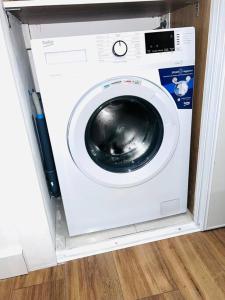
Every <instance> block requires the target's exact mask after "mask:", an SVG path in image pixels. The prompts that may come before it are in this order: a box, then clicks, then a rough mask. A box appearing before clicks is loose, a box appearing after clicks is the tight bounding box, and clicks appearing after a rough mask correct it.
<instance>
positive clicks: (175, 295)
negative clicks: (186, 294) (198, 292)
mask: <svg viewBox="0 0 225 300" xmlns="http://www.w3.org/2000/svg"><path fill="white" fill-rule="evenodd" d="M183 299H184V298H183V297H182V295H181V293H180V291H172V292H168V293H164V294H160V295H154V296H151V297H146V298H142V299H138V300H183ZM193 300H194V299H193Z"/></svg>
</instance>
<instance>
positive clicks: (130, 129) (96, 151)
mask: <svg viewBox="0 0 225 300" xmlns="http://www.w3.org/2000/svg"><path fill="white" fill-rule="evenodd" d="M163 134H164V129H163V122H162V119H161V116H160V114H159V112H158V111H157V110H156V108H155V107H154V106H153V105H152V104H151V103H150V102H148V101H146V100H144V99H143V98H140V97H136V96H130V95H124V96H119V97H114V98H112V99H110V100H108V101H106V102H105V103H103V104H102V105H101V106H99V107H98V108H97V109H96V110H95V111H94V113H93V114H92V115H91V117H90V119H89V121H88V124H87V127H86V131H85V145H86V149H87V151H88V154H89V155H90V157H91V159H92V160H93V161H94V162H95V163H96V164H97V165H98V166H100V167H101V168H103V169H104V170H107V171H110V172H114V173H126V172H131V171H135V170H137V169H139V168H141V167H143V166H144V165H145V164H146V163H148V162H150V161H151V160H152V159H153V158H154V156H155V155H156V153H157V152H158V150H159V148H160V146H161V144H162V140H163Z"/></svg>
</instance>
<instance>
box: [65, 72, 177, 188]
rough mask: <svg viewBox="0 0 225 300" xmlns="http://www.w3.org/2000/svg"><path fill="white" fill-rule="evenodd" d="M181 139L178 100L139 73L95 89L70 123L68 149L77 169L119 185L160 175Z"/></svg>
mask: <svg viewBox="0 0 225 300" xmlns="http://www.w3.org/2000/svg"><path fill="white" fill-rule="evenodd" d="M178 139H179V120H178V111H177V108H176V105H175V103H174V101H173V99H172V98H171V96H170V95H169V94H168V93H167V92H166V91H164V90H163V89H161V88H160V87H159V86H157V85H155V84H154V83H152V82H150V81H148V80H146V79H142V78H139V77H129V76H128V77H120V78H114V79H111V80H108V81H107V82H103V83H101V84H99V85H97V86H95V87H94V88H92V89H91V90H89V91H88V92H87V93H86V94H85V95H84V96H83V97H82V98H81V99H80V101H79V102H78V105H77V106H76V107H75V108H74V110H73V112H72V113H71V117H70V121H69V125H68V147H69V151H70V154H71V157H72V159H73V161H74V163H75V164H76V165H77V167H78V168H79V169H80V170H81V171H82V172H83V173H84V174H85V175H86V176H88V177H89V178H91V179H92V180H94V181H96V182H98V183H100V184H103V185H107V186H112V187H119V188H120V187H128V186H134V185H138V184H141V183H143V182H145V181H147V180H150V179H151V178H153V177H154V176H156V175H157V174H158V173H159V172H160V171H161V170H162V169H163V168H164V167H165V166H166V165H167V163H168V162H169V161H170V159H171V157H172V155H173V153H174V151H175V149H176V146H177V143H178Z"/></svg>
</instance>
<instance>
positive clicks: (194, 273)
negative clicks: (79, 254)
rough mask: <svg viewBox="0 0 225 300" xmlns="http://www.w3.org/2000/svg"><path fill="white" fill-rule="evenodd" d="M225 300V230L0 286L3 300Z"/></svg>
mask: <svg viewBox="0 0 225 300" xmlns="http://www.w3.org/2000/svg"><path fill="white" fill-rule="evenodd" d="M181 299H185V300H192V299H193V300H200V299H201V300H203V299H204V300H222V299H223V300H224V299H225V229H219V230H214V231H209V232H203V233H202V232H201V233H194V234H190V235H186V236H181V237H176V238H171V239H168V240H162V241H158V242H154V243H149V244H145V245H141V246H137V247H132V248H128V249H123V250H118V251H115V252H111V253H106V254H100V255H96V256H92V257H87V258H84V259H79V260H75V261H72V262H68V263H66V264H65V265H60V266H57V267H54V268H49V269H45V270H40V271H36V272H31V273H30V274H28V275H24V276H19V277H16V278H14V279H9V280H1V281H0V300H181Z"/></svg>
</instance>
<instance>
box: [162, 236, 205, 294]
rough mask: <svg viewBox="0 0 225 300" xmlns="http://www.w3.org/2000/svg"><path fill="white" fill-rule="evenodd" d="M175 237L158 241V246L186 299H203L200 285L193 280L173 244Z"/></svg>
mask: <svg viewBox="0 0 225 300" xmlns="http://www.w3.org/2000/svg"><path fill="white" fill-rule="evenodd" d="M172 241H173V239H168V240H162V241H159V242H157V247H158V249H159V252H160V254H161V257H163V259H164V261H165V263H166V265H167V267H168V269H169V270H170V274H171V276H172V277H173V279H174V281H175V282H176V285H177V287H178V289H179V290H180V292H181V294H182V296H183V298H184V299H187V300H190V299H195V300H200V299H203V298H202V295H201V293H200V291H199V290H198V287H197V286H196V285H195V283H194V282H193V280H192V278H191V276H190V274H189V271H188V270H187V269H186V266H185V264H184V263H183V262H182V260H181V259H180V257H179V255H178V254H177V252H176V250H175V248H174V247H173V244H172Z"/></svg>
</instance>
